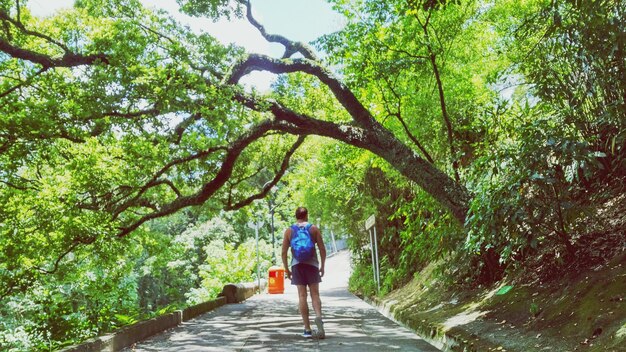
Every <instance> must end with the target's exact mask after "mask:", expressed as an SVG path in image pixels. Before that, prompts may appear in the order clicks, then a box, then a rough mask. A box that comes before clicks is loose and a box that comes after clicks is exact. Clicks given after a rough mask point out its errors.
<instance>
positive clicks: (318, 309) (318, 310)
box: [305, 283, 322, 317]
mask: <svg viewBox="0 0 626 352" xmlns="http://www.w3.org/2000/svg"><path fill="white" fill-rule="evenodd" d="M309 289H310V290H311V303H312V304H313V310H314V311H315V316H316V317H321V316H322V300H321V299H320V284H319V283H317V284H310V285H309ZM305 294H306V292H305Z"/></svg>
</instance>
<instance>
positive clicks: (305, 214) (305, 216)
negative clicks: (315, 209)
mask: <svg viewBox="0 0 626 352" xmlns="http://www.w3.org/2000/svg"><path fill="white" fill-rule="evenodd" d="M296 220H304V221H307V220H309V211H308V210H306V208H305V207H298V209H296Z"/></svg>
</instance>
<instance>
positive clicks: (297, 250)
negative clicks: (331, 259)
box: [290, 224, 315, 263]
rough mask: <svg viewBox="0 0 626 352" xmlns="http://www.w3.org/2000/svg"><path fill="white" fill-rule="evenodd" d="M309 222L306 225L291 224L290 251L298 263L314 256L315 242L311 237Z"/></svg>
mask: <svg viewBox="0 0 626 352" xmlns="http://www.w3.org/2000/svg"><path fill="white" fill-rule="evenodd" d="M311 226H312V225H311V224H306V226H302V227H300V226H298V225H292V226H291V242H290V243H291V252H292V253H293V256H294V258H296V260H297V261H298V262H300V263H303V262H306V261H308V260H310V259H311V258H313V256H315V244H314V243H313V240H312V239H311V232H309V229H310V228H311Z"/></svg>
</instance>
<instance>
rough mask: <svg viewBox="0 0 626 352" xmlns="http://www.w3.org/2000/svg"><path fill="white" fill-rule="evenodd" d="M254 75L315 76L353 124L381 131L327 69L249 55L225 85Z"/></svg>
mask: <svg viewBox="0 0 626 352" xmlns="http://www.w3.org/2000/svg"><path fill="white" fill-rule="evenodd" d="M252 71H268V72H272V73H276V74H280V73H293V72H303V73H307V74H310V75H312V76H315V77H316V78H317V79H319V80H320V81H321V82H322V83H324V84H325V85H326V86H327V87H328V88H329V89H330V90H331V92H332V93H333V95H334V96H335V98H337V101H339V103H340V104H341V105H343V107H344V108H345V109H346V110H347V111H348V113H349V114H350V116H352V118H353V119H354V121H355V122H356V123H357V124H359V125H360V126H361V127H364V128H378V127H380V124H379V123H378V122H377V121H376V120H375V119H374V117H373V116H372V114H371V113H370V112H369V111H368V110H367V109H366V108H365V107H364V106H363V104H361V102H360V101H359V100H358V99H357V97H356V96H355V95H354V93H352V91H351V90H350V89H348V87H346V86H345V85H344V84H343V83H342V82H341V81H340V80H338V79H337V78H335V77H334V75H333V74H332V73H331V72H330V71H329V70H327V69H326V68H324V67H322V66H319V65H317V64H316V63H315V62H314V61H311V60H308V59H287V60H280V59H274V58H272V57H269V56H266V55H259V54H250V55H248V57H247V58H246V59H245V60H243V61H242V62H240V63H239V64H238V65H236V66H235V67H234V69H233V71H232V73H231V75H230V76H229V77H228V78H227V80H226V83H228V84H235V83H237V82H238V81H239V79H240V78H241V77H243V76H244V75H246V74H248V73H250V72H252Z"/></svg>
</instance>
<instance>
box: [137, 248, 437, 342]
mask: <svg viewBox="0 0 626 352" xmlns="http://www.w3.org/2000/svg"><path fill="white" fill-rule="evenodd" d="M326 267H327V273H326V275H325V276H324V277H323V279H322V280H323V282H322V283H321V284H320V294H321V297H322V311H323V314H324V322H325V324H324V327H325V330H326V339H324V340H317V339H306V338H304V337H302V336H300V334H302V330H303V327H302V320H301V318H300V314H299V313H298V305H297V302H298V296H297V290H296V289H295V286H292V285H291V283H290V282H289V280H285V293H284V294H272V295H270V294H260V295H255V296H253V297H251V298H249V299H248V300H246V301H245V302H242V303H238V304H227V305H225V306H222V307H219V308H218V309H216V310H214V311H211V312H208V313H206V314H204V315H201V316H199V317H197V318H195V319H192V320H190V321H187V322H184V323H182V324H181V325H179V326H178V327H176V328H173V329H171V330H168V331H166V332H164V333H162V334H159V335H156V336H154V337H152V338H150V339H148V340H146V341H143V342H141V343H138V344H137V345H135V346H133V348H131V349H126V350H125V351H142V352H143V351H333V352H339V351H359V352H365V351H424V352H426V351H428V352H430V351H439V350H438V349H437V348H435V347H433V346H432V345H430V344H428V343H427V342H426V341H424V340H422V339H421V338H420V337H419V336H417V335H416V334H415V333H413V332H412V331H410V330H408V329H405V328H403V327H401V326H400V325H398V324H396V323H394V322H393V321H391V320H389V319H387V318H386V317H384V316H383V315H382V314H380V313H379V312H378V311H377V310H376V309H375V308H373V307H372V306H370V305H369V304H367V303H365V302H364V301H362V300H361V299H359V298H358V297H356V296H354V295H353V294H351V293H350V292H348V289H347V282H348V275H349V270H350V264H349V254H348V252H347V251H343V252H340V253H339V254H337V255H335V256H333V257H330V258H328V260H327V263H326ZM310 305H311V304H310V300H309V306H310ZM310 311H311V313H312V316H313V317H314V314H313V309H312V308H311V307H310ZM313 326H314V324H313Z"/></svg>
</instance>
